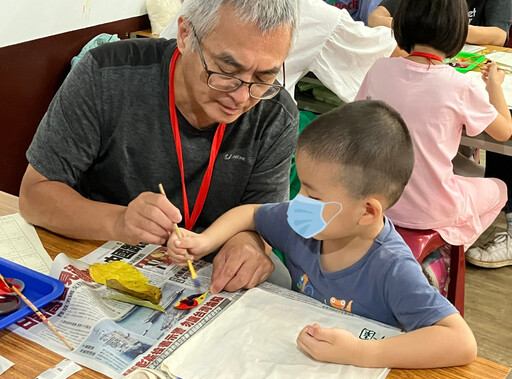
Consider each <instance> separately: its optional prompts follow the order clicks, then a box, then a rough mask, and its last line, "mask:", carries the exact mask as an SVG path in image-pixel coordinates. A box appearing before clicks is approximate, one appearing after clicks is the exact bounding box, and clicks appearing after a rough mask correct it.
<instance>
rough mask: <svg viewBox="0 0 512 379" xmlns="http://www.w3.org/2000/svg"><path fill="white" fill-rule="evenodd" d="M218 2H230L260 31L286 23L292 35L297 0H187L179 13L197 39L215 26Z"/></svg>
mask: <svg viewBox="0 0 512 379" xmlns="http://www.w3.org/2000/svg"><path fill="white" fill-rule="evenodd" d="M221 5H229V6H231V7H232V8H233V9H234V10H235V14H236V15H237V16H238V17H239V18H240V19H241V20H242V21H244V22H254V23H256V24H257V25H258V27H259V28H260V30H261V31H262V33H263V34H265V33H267V32H268V31H271V30H273V29H276V28H278V27H280V26H287V25H288V26H290V28H291V30H292V35H293V31H294V29H295V27H296V25H297V22H298V8H299V6H298V0H187V1H185V2H184V4H183V8H182V14H183V17H184V18H185V19H186V20H187V21H188V22H189V23H191V24H192V25H193V26H194V30H195V32H196V34H197V38H198V40H199V41H201V40H202V39H203V38H205V37H206V36H207V35H208V34H210V33H211V32H212V30H213V29H214V28H215V27H216V26H217V23H218V19H219V10H220V7H221Z"/></svg>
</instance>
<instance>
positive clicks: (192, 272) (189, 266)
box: [158, 183, 201, 287]
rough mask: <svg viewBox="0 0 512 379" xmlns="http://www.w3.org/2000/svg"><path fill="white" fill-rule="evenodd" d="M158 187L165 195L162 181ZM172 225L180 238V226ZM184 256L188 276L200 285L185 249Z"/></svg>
mask: <svg viewBox="0 0 512 379" xmlns="http://www.w3.org/2000/svg"><path fill="white" fill-rule="evenodd" d="M158 189H159V190H160V193H161V194H162V195H164V196H165V197H167V195H166V194H165V190H164V186H163V185H162V183H160V184H158ZM172 226H173V228H174V231H175V232H176V234H177V236H178V238H181V231H180V228H179V227H178V225H176V224H175V223H174V222H173V223H172ZM185 258H186V260H187V263H188V269H189V270H190V276H191V277H192V281H193V282H194V284H195V285H196V286H197V287H199V286H200V285H201V282H200V281H199V278H198V277H197V274H196V270H194V266H193V265H192V261H191V260H190V256H189V255H188V251H187V249H185Z"/></svg>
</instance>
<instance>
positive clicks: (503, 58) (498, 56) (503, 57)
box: [485, 51, 512, 67]
mask: <svg viewBox="0 0 512 379" xmlns="http://www.w3.org/2000/svg"><path fill="white" fill-rule="evenodd" d="M485 57H486V58H487V59H490V60H491V61H495V62H496V63H501V64H504V65H506V66H510V67H512V53H509V52H506V51H495V52H493V53H490V54H486V55H485Z"/></svg>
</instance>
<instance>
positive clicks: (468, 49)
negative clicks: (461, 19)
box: [462, 43, 484, 53]
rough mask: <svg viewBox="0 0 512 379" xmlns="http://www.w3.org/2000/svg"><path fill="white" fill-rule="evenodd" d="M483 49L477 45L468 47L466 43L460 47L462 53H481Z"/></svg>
mask: <svg viewBox="0 0 512 379" xmlns="http://www.w3.org/2000/svg"><path fill="white" fill-rule="evenodd" d="M483 49H484V48H483V47H482V46H479V45H469V44H467V43H466V44H465V45H464V46H463V47H462V51H464V52H466V53H476V52H478V51H481V50H483Z"/></svg>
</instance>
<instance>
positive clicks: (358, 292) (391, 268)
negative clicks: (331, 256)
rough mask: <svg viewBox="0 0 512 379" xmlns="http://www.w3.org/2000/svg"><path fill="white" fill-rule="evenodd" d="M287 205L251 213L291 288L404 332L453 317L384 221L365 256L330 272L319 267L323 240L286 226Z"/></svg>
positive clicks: (448, 303)
mask: <svg viewBox="0 0 512 379" xmlns="http://www.w3.org/2000/svg"><path fill="white" fill-rule="evenodd" d="M288 205H289V202H285V203H278V204H265V205H263V206H261V207H260V208H259V209H258V211H257V212H256V216H255V219H254V223H255V226H256V230H257V231H258V233H259V234H260V235H261V236H262V237H263V238H264V239H265V241H267V242H268V244H270V245H271V246H272V247H275V248H277V249H279V250H280V251H282V252H283V253H284V255H285V256H286V264H287V266H288V270H289V271H290V275H291V278H292V289H293V290H294V291H297V292H302V293H304V294H305V295H308V296H311V297H313V298H315V299H317V300H319V301H321V302H322V303H325V304H330V305H331V306H333V307H335V308H338V309H343V310H345V311H348V312H352V313H354V314H357V315H360V316H364V317H367V318H370V319H372V320H377V321H380V322H383V323H385V324H388V325H392V326H397V327H400V328H403V329H404V330H406V331H411V330H415V329H419V328H422V327H425V326H430V325H433V324H435V323H436V322H438V321H440V320H442V319H443V318H445V317H447V316H449V315H451V314H453V313H457V310H456V309H455V307H454V306H453V305H452V304H451V303H450V302H449V301H448V300H447V299H446V298H444V297H443V296H442V295H441V294H440V293H439V291H437V290H436V289H435V288H434V287H432V286H431V285H430V284H429V283H428V281H427V279H426V277H425V275H423V273H422V271H421V266H420V265H419V263H418V262H417V261H416V259H415V258H414V256H413V255H412V252H411V250H410V249H409V247H408V246H407V245H406V243H405V242H404V240H403V239H402V237H400V235H399V234H398V232H397V231H396V230H395V227H394V226H393V224H392V223H391V221H390V220H389V219H388V218H385V223H384V228H383V229H382V231H381V232H380V234H379V235H378V236H377V238H376V239H375V242H374V244H373V246H372V247H371V248H370V250H368V252H367V253H366V254H365V255H364V256H363V257H362V258H361V259H360V260H359V261H357V262H356V263H354V264H353V265H351V266H349V267H347V268H345V269H343V270H340V271H335V272H328V271H325V270H324V269H323V268H322V266H321V264H320V248H321V246H322V241H319V240H316V239H314V238H303V237H301V236H300V235H298V234H297V233H295V232H294V231H293V229H292V228H291V227H290V226H289V224H288V222H287V214H286V213H287V211H288Z"/></svg>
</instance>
